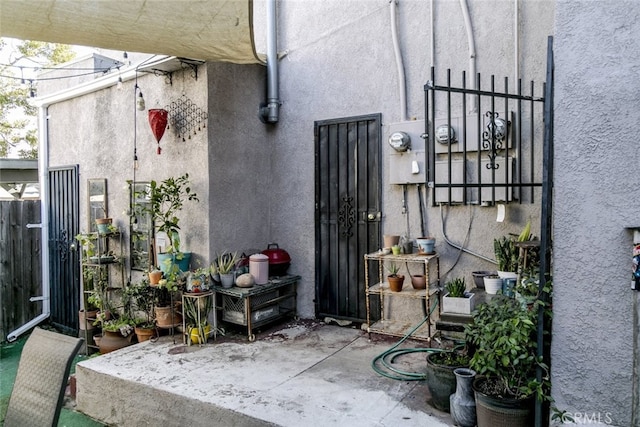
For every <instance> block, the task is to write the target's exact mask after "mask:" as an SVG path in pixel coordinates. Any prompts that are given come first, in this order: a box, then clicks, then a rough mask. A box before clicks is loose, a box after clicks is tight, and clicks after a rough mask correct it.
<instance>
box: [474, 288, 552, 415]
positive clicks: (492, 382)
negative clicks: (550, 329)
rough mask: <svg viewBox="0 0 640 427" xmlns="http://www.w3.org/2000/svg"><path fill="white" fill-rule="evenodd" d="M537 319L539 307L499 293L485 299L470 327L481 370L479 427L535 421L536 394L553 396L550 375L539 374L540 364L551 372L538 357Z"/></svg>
mask: <svg viewBox="0 0 640 427" xmlns="http://www.w3.org/2000/svg"><path fill="white" fill-rule="evenodd" d="M540 304H541V302H540ZM536 323H537V310H531V309H529V308H528V307H526V306H524V307H523V305H522V304H519V303H518V302H517V301H515V300H513V299H510V298H506V297H496V298H492V299H491V300H490V301H489V302H488V303H486V304H482V305H481V306H480V307H479V308H478V309H477V310H476V312H475V313H474V321H473V324H470V325H468V326H467V327H466V330H465V333H466V339H467V342H468V343H469V345H470V346H471V347H472V348H473V350H474V352H473V357H472V358H471V361H470V366H471V369H473V370H475V371H476V372H477V373H478V377H477V378H476V380H475V381H474V383H473V389H474V392H475V396H476V405H477V406H476V410H477V416H478V427H489V426H495V425H509V426H512V427H518V426H529V425H530V422H531V420H532V419H533V412H532V410H533V404H534V399H535V398H536V396H537V397H538V398H540V399H543V400H544V399H549V396H548V377H547V376H546V375H545V378H544V379H543V381H542V382H540V381H537V380H536V368H538V367H541V368H542V369H543V372H548V369H547V367H546V366H545V365H544V364H543V363H542V361H541V360H539V359H538V358H537V357H536V328H537V325H536Z"/></svg>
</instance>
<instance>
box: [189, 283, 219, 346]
mask: <svg viewBox="0 0 640 427" xmlns="http://www.w3.org/2000/svg"><path fill="white" fill-rule="evenodd" d="M212 301H213V300H212V298H211V297H210V296H204V295H203V296H201V297H193V296H192V297H186V296H185V298H184V307H183V309H184V316H185V318H184V320H185V324H186V331H185V333H186V334H187V338H188V342H189V344H191V343H195V344H198V343H200V344H204V343H206V342H207V338H208V337H209V334H210V333H211V325H209V320H208V319H209V313H210V312H211V308H212V306H213V304H212Z"/></svg>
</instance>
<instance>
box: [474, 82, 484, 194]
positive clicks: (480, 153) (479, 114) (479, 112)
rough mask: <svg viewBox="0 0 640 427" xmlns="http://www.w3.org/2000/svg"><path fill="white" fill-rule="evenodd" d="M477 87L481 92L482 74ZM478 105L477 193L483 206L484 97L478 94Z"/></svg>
mask: <svg viewBox="0 0 640 427" xmlns="http://www.w3.org/2000/svg"><path fill="white" fill-rule="evenodd" d="M475 78H476V87H477V88H478V90H480V85H481V84H482V81H481V78H480V73H477V74H476V76H475ZM476 105H477V107H478V109H477V110H476V118H477V121H476V129H477V130H478V131H477V132H476V134H477V138H478V139H477V144H478V156H477V157H478V168H477V169H478V186H477V191H478V203H479V204H482V150H480V147H481V145H480V144H481V141H482V131H481V130H482V96H480V94H476Z"/></svg>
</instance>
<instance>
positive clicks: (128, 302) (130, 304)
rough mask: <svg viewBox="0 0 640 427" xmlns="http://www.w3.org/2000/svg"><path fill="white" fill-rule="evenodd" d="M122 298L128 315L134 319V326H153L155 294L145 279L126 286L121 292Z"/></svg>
mask: <svg viewBox="0 0 640 427" xmlns="http://www.w3.org/2000/svg"><path fill="white" fill-rule="evenodd" d="M122 299H123V305H124V306H125V308H126V310H127V312H128V317H129V318H130V319H133V320H134V321H135V325H136V326H140V327H143V328H150V327H153V326H154V323H153V320H154V319H153V307H154V306H155V305H156V304H157V295H156V292H155V291H154V289H153V288H152V287H151V286H149V283H148V282H147V281H146V280H142V281H141V282H139V283H132V284H130V285H129V286H127V287H126V288H125V289H124V291H123V293H122ZM141 315H142V316H141Z"/></svg>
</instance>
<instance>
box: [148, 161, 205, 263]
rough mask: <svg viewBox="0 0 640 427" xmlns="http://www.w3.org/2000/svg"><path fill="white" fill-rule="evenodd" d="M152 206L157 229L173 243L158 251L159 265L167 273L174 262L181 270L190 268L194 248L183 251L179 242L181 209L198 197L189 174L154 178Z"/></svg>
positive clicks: (151, 188)
mask: <svg viewBox="0 0 640 427" xmlns="http://www.w3.org/2000/svg"><path fill="white" fill-rule="evenodd" d="M148 196H149V207H148V208H147V209H148V210H149V211H150V213H151V216H152V219H153V222H154V224H155V227H156V229H157V231H159V232H164V233H166V234H167V236H168V237H169V240H170V245H169V246H168V247H167V248H166V251H165V252H164V253H162V254H158V265H159V266H160V269H161V270H162V271H163V272H164V273H165V275H166V274H167V272H168V270H169V269H170V268H171V266H172V265H173V264H177V265H178V267H179V269H180V270H181V271H188V270H189V263H190V260H191V252H184V251H182V250H181V245H180V226H179V223H180V218H179V217H178V215H179V213H180V211H182V208H183V206H184V203H185V202H186V201H199V199H198V196H197V194H196V193H194V192H193V191H191V187H190V186H189V174H188V173H185V174H184V175H182V176H179V177H177V178H174V177H171V178H167V179H165V180H164V181H161V182H160V183H158V182H156V181H151V183H150V185H149V195H148Z"/></svg>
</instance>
